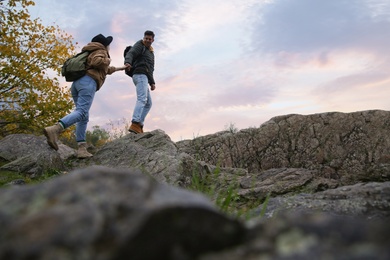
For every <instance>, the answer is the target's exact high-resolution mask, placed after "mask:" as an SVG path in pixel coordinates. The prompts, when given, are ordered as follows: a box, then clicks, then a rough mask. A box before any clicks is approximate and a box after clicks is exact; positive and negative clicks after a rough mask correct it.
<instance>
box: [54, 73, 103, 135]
mask: <svg viewBox="0 0 390 260" xmlns="http://www.w3.org/2000/svg"><path fill="white" fill-rule="evenodd" d="M71 93H72V97H73V101H74V103H75V105H76V109H75V110H74V111H73V112H72V113H70V114H68V115H67V116H65V117H63V118H61V119H60V120H59V121H60V123H62V125H63V126H64V128H68V127H69V126H71V125H73V124H76V141H77V142H85V140H86V131H87V124H88V121H89V109H90V108H91V106H92V102H93V98H94V97H95V93H96V82H95V80H94V79H93V78H91V77H90V76H88V75H85V76H84V77H82V78H80V79H78V80H76V81H74V82H73V83H72V87H71Z"/></svg>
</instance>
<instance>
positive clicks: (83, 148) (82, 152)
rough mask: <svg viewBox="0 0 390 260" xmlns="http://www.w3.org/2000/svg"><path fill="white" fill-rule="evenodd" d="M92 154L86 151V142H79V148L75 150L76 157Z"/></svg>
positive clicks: (80, 157) (90, 155) (83, 157)
mask: <svg viewBox="0 0 390 260" xmlns="http://www.w3.org/2000/svg"><path fill="white" fill-rule="evenodd" d="M92 156H93V154H91V153H89V152H88V151H87V143H79V149H78V150H77V158H79V159H85V158H89V157H92Z"/></svg>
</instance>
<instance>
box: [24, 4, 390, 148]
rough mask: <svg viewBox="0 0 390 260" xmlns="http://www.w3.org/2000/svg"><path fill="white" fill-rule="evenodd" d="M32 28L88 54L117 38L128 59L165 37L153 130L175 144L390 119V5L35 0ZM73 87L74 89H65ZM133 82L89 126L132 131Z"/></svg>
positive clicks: (159, 49) (107, 96)
mask: <svg viewBox="0 0 390 260" xmlns="http://www.w3.org/2000/svg"><path fill="white" fill-rule="evenodd" d="M35 3H36V5H35V6H34V7H31V8H30V13H31V14H32V16H33V17H40V19H41V20H42V23H43V24H46V25H51V24H53V23H55V24H56V25H58V26H59V27H60V28H61V29H63V30H65V31H67V32H68V33H70V34H71V35H73V37H74V39H75V42H77V43H78V44H77V46H78V50H80V49H81V48H82V46H84V45H85V44H87V43H88V42H89V41H90V40H91V39H92V37H93V36H95V35H96V34H99V33H102V34H104V35H106V36H108V35H112V36H113V37H114V41H113V43H112V44H111V51H110V54H111V57H112V63H111V65H113V66H121V65H122V64H123V56H122V55H123V49H124V48H125V47H126V46H127V45H133V44H134V43H135V42H136V41H137V40H139V39H141V38H142V37H143V32H144V31H145V30H153V31H154V32H155V34H156V38H155V42H154V43H153V46H154V48H155V55H156V66H155V74H154V75H155V80H156V90H155V91H153V92H152V99H153V107H152V110H151V112H150V114H149V116H148V117H147V119H146V121H145V130H146V131H150V130H154V129H162V130H163V131H165V132H166V133H167V134H168V135H169V136H170V137H171V139H172V140H173V141H180V140H184V139H193V138H194V137H198V136H204V135H207V134H212V133H215V132H218V131H222V130H225V129H227V128H228V127H229V126H231V125H234V126H235V127H236V128H238V129H245V128H249V127H259V126H260V125H261V124H262V123H264V122H266V121H268V120H269V119H271V118H272V117H274V116H279V115H286V114H303V115H307V114H314V113H323V112H333V111H339V112H355V111H363V110H371V109H382V110H390V100H389V98H390V1H389V0H326V1H324V0H242V1H236V0H196V1H193V0H164V1H162V0H121V1H118V0H112V1H96V0H94V1H90V0H83V1H81V0H77V1H76V0H67V1H63V0H35ZM64 84H67V85H68V83H64ZM135 101H136V97H135V88H134V85H133V83H132V81H131V78H129V77H128V76H126V75H125V74H124V73H123V72H117V73H116V74H114V75H112V76H109V77H108V78H107V80H106V83H105V85H104V86H103V88H102V89H101V90H100V91H99V92H97V94H96V96H95V100H94V104H93V106H92V108H91V111H90V123H89V125H90V127H92V126H94V125H99V126H103V127H106V126H107V124H109V123H110V122H111V124H112V123H113V122H114V123H115V125H120V124H121V123H123V122H126V121H127V122H129V121H130V120H131V116H132V111H133V108H134V105H135Z"/></svg>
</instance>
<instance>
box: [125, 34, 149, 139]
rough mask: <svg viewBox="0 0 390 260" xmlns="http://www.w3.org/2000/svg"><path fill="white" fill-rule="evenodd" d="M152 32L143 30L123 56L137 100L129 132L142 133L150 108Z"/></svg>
mask: <svg viewBox="0 0 390 260" xmlns="http://www.w3.org/2000/svg"><path fill="white" fill-rule="evenodd" d="M153 42H154V33H153V32H152V31H145V33H144V38H143V39H142V40H139V41H138V42H136V43H135V44H134V46H133V47H132V48H131V49H130V51H129V52H128V53H127V54H126V56H125V66H127V69H126V70H128V71H130V69H132V71H134V72H133V74H132V75H130V76H131V77H132V78H133V83H134V85H135V87H136V92H137V102H136V104H135V108H134V111H133V117H132V120H131V126H130V128H129V131H130V132H133V133H136V134H139V133H143V127H144V121H145V118H146V116H147V115H148V113H149V111H150V109H151V108H152V97H151V95H150V91H149V88H148V85H150V90H152V91H153V90H155V89H156V85H155V82H154V78H153V72H154V50H153V47H152V43H153Z"/></svg>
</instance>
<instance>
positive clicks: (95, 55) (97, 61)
mask: <svg viewBox="0 0 390 260" xmlns="http://www.w3.org/2000/svg"><path fill="white" fill-rule="evenodd" d="M88 60H89V66H90V67H91V68H93V69H98V70H106V69H107V68H108V66H109V65H110V62H111V60H110V58H108V54H107V52H106V51H104V50H97V51H94V52H92V53H91V54H90V55H89V57H88Z"/></svg>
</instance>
